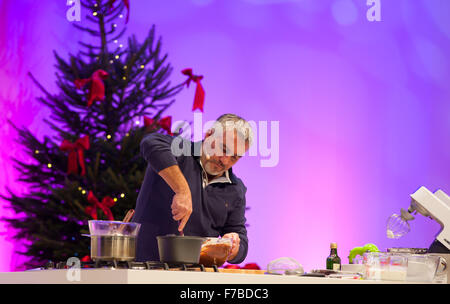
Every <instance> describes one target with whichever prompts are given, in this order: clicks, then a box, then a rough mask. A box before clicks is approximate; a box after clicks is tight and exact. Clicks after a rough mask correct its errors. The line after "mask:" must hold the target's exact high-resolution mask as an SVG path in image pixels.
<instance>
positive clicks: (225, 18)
mask: <svg viewBox="0 0 450 304" xmlns="http://www.w3.org/2000/svg"><path fill="white" fill-rule="evenodd" d="M130 2H131V13H130V21H129V24H128V31H127V33H126V35H125V36H124V38H123V39H122V41H119V43H121V42H122V43H124V44H125V43H126V39H125V38H126V37H127V36H128V35H131V34H132V33H135V34H136V35H137V36H138V38H140V39H141V40H142V39H143V37H145V35H146V34H147V33H148V30H149V28H150V27H151V25H152V24H153V23H154V24H156V26H157V27H156V29H157V33H158V34H160V35H162V37H163V49H164V50H165V51H167V52H168V53H169V60H170V62H171V63H172V64H173V66H174V71H175V72H174V74H173V75H172V79H173V81H174V82H175V83H179V82H181V81H183V80H184V77H183V75H181V73H180V72H179V71H181V69H183V68H186V67H192V68H193V69H194V73H196V74H202V75H204V76H205V78H204V80H203V81H202V83H203V86H204V88H205V90H206V103H205V114H204V116H203V120H204V121H207V120H213V119H215V118H216V117H217V116H219V115H220V114H222V113H225V112H234V113H237V114H240V115H242V116H244V117H245V118H247V119H249V120H254V121H279V123H280V137H279V143H280V148H279V150H280V161H279V163H278V165H277V166H275V167H272V168H262V167H261V166H260V160H261V157H247V158H243V159H242V160H240V161H239V163H238V164H237V165H236V168H235V172H236V173H237V175H238V176H240V177H241V178H242V179H243V181H244V182H245V183H246V185H247V187H248V192H247V202H248V205H249V206H250V207H251V209H250V210H249V211H248V213H247V218H248V222H249V224H250V227H249V229H248V234H249V240H250V245H249V246H250V247H249V253H248V257H247V259H246V261H245V262H244V264H245V263H247V262H256V263H258V264H259V265H260V266H261V267H263V268H265V267H266V265H267V263H268V262H269V261H270V260H272V259H275V258H279V257H282V256H288V257H292V258H295V259H296V260H298V261H299V262H300V263H301V264H303V266H304V267H305V270H307V271H308V270H311V269H313V268H324V267H325V259H326V257H327V256H328V254H329V243H330V242H337V243H338V252H339V254H340V256H341V258H342V260H343V262H344V263H347V262H348V260H347V256H348V252H349V250H350V249H351V248H353V247H355V246H362V245H364V244H366V243H369V242H372V243H375V244H376V245H378V246H379V248H380V249H382V250H384V249H386V248H387V247H393V246H408V247H428V245H429V244H430V243H431V241H432V240H433V238H434V235H435V234H436V233H437V231H438V230H439V225H438V224H437V223H435V222H433V221H432V220H430V219H425V218H423V217H421V216H418V217H417V218H416V220H415V221H414V222H412V223H411V224H412V230H411V232H410V233H409V234H408V235H407V236H405V237H404V238H402V239H399V240H390V239H387V238H386V230H385V224H386V219H387V217H388V216H389V215H390V214H392V213H393V212H399V209H400V207H407V206H408V205H409V194H411V193H413V192H414V191H415V190H416V189H418V188H419V187H420V186H422V185H424V186H426V187H427V188H429V189H430V190H432V191H435V190H437V189H439V188H441V189H443V190H444V191H446V192H447V193H450V167H449V164H450V140H449V138H450V86H449V83H448V81H449V79H450V72H449V70H450V69H449V68H450V62H449V57H448V54H449V53H450V19H449V17H448V13H449V12H450V1H447V0H396V1H391V0H381V4H382V7H381V17H382V21H381V22H369V21H368V20H367V19H366V11H367V9H368V7H367V6H366V0H320V1H318V0H297V1H294V0H291V1H288V0H284V1H283V0H270V1H269V0H227V1H219V0H208V1H207V0H203V1H202V0H176V1H175V0H170V1H169V0H166V1H156V0H153V1H148V0H145V1H144V0H131V1H130ZM68 8H69V7H68V6H66V1H65V0H60V1H31V0H29V1H26V0H14V1H13V0H0V46H1V47H0V66H1V69H0V105H1V111H0V128H1V129H0V142H1V145H2V149H0V191H2V192H3V191H4V187H5V186H6V185H8V186H9V187H11V188H12V189H14V190H16V191H25V190H26V189H25V188H24V186H23V185H20V184H18V183H16V182H15V179H16V178H17V173H16V172H15V170H14V169H13V166H12V161H11V160H10V158H11V157H12V156H15V157H19V158H22V159H27V157H26V155H24V154H23V153H22V152H21V146H19V145H18V144H17V143H15V142H14V139H15V138H16V137H17V134H16V133H15V132H14V131H13V130H12V129H11V128H10V127H9V126H8V124H6V120H7V119H12V120H14V121H15V122H16V123H17V124H18V125H24V126H27V127H29V128H30V129H31V130H32V132H34V133H35V134H37V135H38V136H39V137H40V138H41V137H42V136H43V135H44V134H48V132H50V130H49V128H48V127H47V126H46V125H45V124H43V119H44V118H45V117H47V116H48V115H49V111H48V110H47V109H45V108H42V107H41V106H40V104H38V103H37V101H36V100H35V99H34V98H35V97H37V96H41V95H42V94H41V93H40V92H39V91H38V89H37V88H36V87H35V86H34V85H33V84H32V83H31V81H30V79H29V78H28V77H27V76H26V73H27V72H28V71H31V72H32V73H33V74H34V75H35V76H36V78H37V79H39V80H40V81H41V82H42V83H43V85H44V86H45V87H46V88H47V89H48V90H50V91H51V92H57V91H56V86H55V68H54V66H53V65H54V63H55V62H54V59H53V54H52V50H56V51H58V53H59V54H60V55H63V56H64V57H65V56H66V55H67V54H68V53H69V52H71V53H76V51H77V49H78V45H77V41H79V40H81V39H82V40H84V41H86V39H90V38H89V37H88V36H87V35H85V34H82V33H80V32H79V31H76V30H75V29H74V28H73V27H72V25H71V23H70V22H69V21H68V20H66V11H67V9H68ZM86 13H87V11H86V10H84V9H82V20H81V23H83V20H84V19H85V17H84V16H85V14H86ZM117 23H118V24H119V26H122V25H123V21H122V20H119V21H118V22H117ZM445 54H447V55H445ZM193 95H194V89H193V88H192V87H191V88H190V89H188V90H184V91H182V92H181V93H180V94H179V95H178V97H177V102H176V103H175V104H174V106H173V107H172V108H170V109H169V110H168V111H167V114H168V115H172V116H173V119H174V120H193V115H192V112H191V108H192V101H193ZM1 203H2V205H1V206H2V207H1V208H0V216H5V215H11V211H10V210H7V209H5V208H4V207H5V203H4V202H1ZM0 231H1V232H2V234H1V235H0V271H9V270H14V269H16V265H18V264H19V263H20V262H21V261H22V258H21V257H20V256H19V255H17V254H14V253H13V251H14V250H17V249H20V246H21V244H19V243H15V242H13V241H11V239H10V237H11V235H12V231H11V230H7V228H6V227H5V225H4V224H3V223H0Z"/></svg>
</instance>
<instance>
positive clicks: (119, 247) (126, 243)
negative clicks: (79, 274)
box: [86, 220, 141, 261]
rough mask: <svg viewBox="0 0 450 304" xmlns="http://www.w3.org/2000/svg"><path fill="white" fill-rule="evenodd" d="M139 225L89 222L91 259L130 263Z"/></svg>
mask: <svg viewBox="0 0 450 304" xmlns="http://www.w3.org/2000/svg"><path fill="white" fill-rule="evenodd" d="M140 226H141V224H139V223H129V222H118V221H97V220H95V221H94V220H91V221H89V231H90V235H86V236H89V237H90V238H91V259H92V260H94V261H97V260H102V261H112V260H116V261H132V260H134V259H135V258H136V246H137V235H138V232H139V229H140Z"/></svg>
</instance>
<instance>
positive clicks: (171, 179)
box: [158, 165, 191, 194]
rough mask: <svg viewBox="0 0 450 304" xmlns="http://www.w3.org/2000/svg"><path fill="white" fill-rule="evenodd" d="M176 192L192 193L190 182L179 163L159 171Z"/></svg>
mask: <svg viewBox="0 0 450 304" xmlns="http://www.w3.org/2000/svg"><path fill="white" fill-rule="evenodd" d="M158 174H159V175H160V176H161V177H162V178H163V179H164V181H165V182H166V183H167V184H168V185H169V187H170V188H171V189H172V190H173V192H175V193H183V194H190V193H191V190H190V189H189V184H188V182H187V181H186V178H185V177H184V175H183V173H182V172H181V170H180V167H178V165H174V166H170V167H167V168H165V169H163V170H161V171H159V172H158Z"/></svg>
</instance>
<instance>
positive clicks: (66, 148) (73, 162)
mask: <svg viewBox="0 0 450 304" xmlns="http://www.w3.org/2000/svg"><path fill="white" fill-rule="evenodd" d="M59 149H60V150H61V151H63V152H69V160H68V164H67V174H70V173H73V174H77V173H78V162H79V163H80V167H81V175H82V176H84V175H86V166H85V165H84V150H88V149H89V136H88V135H86V136H84V137H82V138H79V139H77V140H76V141H75V143H72V142H70V141H69V140H68V139H65V140H63V142H62V143H61V145H60V146H59ZM77 159H78V162H77Z"/></svg>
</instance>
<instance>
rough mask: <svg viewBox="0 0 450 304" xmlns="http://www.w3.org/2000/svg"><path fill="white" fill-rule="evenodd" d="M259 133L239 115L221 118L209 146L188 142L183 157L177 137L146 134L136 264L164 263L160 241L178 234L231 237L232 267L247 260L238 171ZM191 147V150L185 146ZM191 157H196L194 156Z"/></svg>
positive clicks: (208, 137)
mask: <svg viewBox="0 0 450 304" xmlns="http://www.w3.org/2000/svg"><path fill="white" fill-rule="evenodd" d="M252 140H253V133H252V130H251V127H250V125H249V123H248V122H247V121H245V120H244V119H243V118H241V117H239V116H237V115H234V114H224V115H222V116H220V117H219V118H218V119H217V121H216V122H215V124H214V125H213V127H212V128H211V129H209V130H208V131H207V132H206V134H205V137H204V139H203V141H199V142H196V143H192V142H190V141H187V140H184V141H183V142H182V146H183V148H184V150H183V151H185V152H186V151H187V152H188V153H183V154H181V155H177V153H174V150H176V149H175V148H179V146H180V145H178V143H177V144H176V145H173V144H172V143H173V141H174V137H171V136H168V135H163V134H160V133H151V134H149V135H146V136H145V137H144V138H143V140H142V142H141V154H142V156H143V157H144V158H145V160H146V161H147V162H148V166H147V170H146V173H145V177H144V181H143V183H142V186H141V189H140V192H139V196H138V199H137V203H136V210H135V214H134V217H133V222H137V223H141V230H140V232H139V234H138V244H137V253H136V259H137V260H138V261H153V260H159V253H158V245H157V240H156V236H158V235H167V234H174V233H184V235H195V236H205V237H208V236H209V237H218V236H222V237H224V238H231V239H232V240H233V245H232V249H231V253H230V256H229V258H228V262H229V263H233V264H239V263H241V262H242V261H243V260H244V259H245V257H246V256H247V249H248V239H247V229H246V228H245V222H246V218H245V205H246V202H245V193H246V191H247V188H246V187H245V185H244V184H243V183H242V181H241V180H240V179H239V178H238V177H236V175H234V173H233V171H232V166H233V165H234V164H236V162H237V161H238V160H239V159H240V158H241V157H242V156H243V154H244V153H245V152H246V151H247V150H248V149H249V147H250V145H251V143H252ZM185 145H187V146H185ZM189 152H191V153H189Z"/></svg>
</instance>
